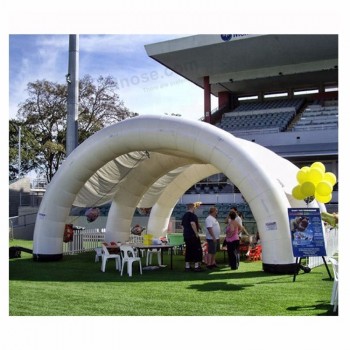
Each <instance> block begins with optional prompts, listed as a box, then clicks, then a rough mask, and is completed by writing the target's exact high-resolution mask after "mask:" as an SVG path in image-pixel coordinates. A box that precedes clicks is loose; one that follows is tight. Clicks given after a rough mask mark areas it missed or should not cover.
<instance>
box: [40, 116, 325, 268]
mask: <svg viewBox="0 0 350 350" xmlns="http://www.w3.org/2000/svg"><path fill="white" fill-rule="evenodd" d="M201 167H202V168H201ZM298 170H299V169H298V168H297V167H296V166H295V165H293V164H292V163H290V162H289V161H287V160H285V159H283V158H281V157H279V156H278V155H276V154H275V153H273V152H271V151H269V150H268V149H266V148H264V147H262V146H259V145H257V144H255V143H254V142H249V141H246V140H243V139H239V138H236V137H234V136H233V135H231V134H230V133H228V132H226V131H224V130H221V129H219V128H217V127H215V126H213V125H210V124H208V123H204V122H199V121H190V120H184V119H181V118H171V117H166V116H140V117H136V118H132V119H128V120H124V121H122V122H119V123H117V124H115V125H112V126H110V127H107V128H105V129H103V130H101V131H99V132H97V133H96V134H95V135H93V136H91V137H90V138H89V139H88V140H86V141H85V142H84V143H82V144H81V145H80V146H79V147H77V148H76V149H75V150H74V151H73V152H72V153H71V154H70V155H69V157H68V158H67V159H66V160H65V162H64V163H63V164H62V165H61V167H60V168H59V170H58V172H57V173H56V174H55V176H54V178H53V179H52V181H51V183H50V185H49V187H48V189H47V192H46V194H45V196H44V198H43V201H42V203H41V206H40V208H39V212H38V215H37V220H36V225H35V230H34V246H33V253H34V256H36V257H37V258H38V259H40V257H50V256H52V257H53V259H54V258H55V257H59V256H60V255H61V254H62V236H63V231H64V225H65V223H66V219H67V217H68V214H69V211H70V208H71V206H72V204H75V205H84V206H92V205H98V204H102V203H105V202H107V200H109V201H110V200H112V205H111V209H110V212H109V215H108V219H107V225H106V231H107V236H108V237H109V238H110V239H111V238H113V239H115V240H121V239H124V238H125V237H126V234H128V233H129V232H130V225H131V219H132V216H133V213H134V211H135V208H136V207H137V206H141V205H142V206H143V205H144V206H146V205H147V206H148V205H151V204H152V207H153V209H152V212H151V216H150V220H149V230H152V231H154V232H159V234H161V233H162V232H163V231H164V227H166V224H167V222H168V220H169V217H170V215H171V211H172V208H173V207H174V205H175V204H176V201H177V199H178V198H179V197H180V196H181V195H182V194H183V193H184V192H185V190H186V189H187V188H189V187H190V186H191V185H192V184H194V183H196V182H197V181H198V180H200V179H201V178H203V177H206V176H209V174H213V173H218V172H222V173H224V174H225V175H226V176H227V177H228V178H229V179H230V180H231V181H232V183H234V184H235V185H236V186H237V187H238V188H239V189H240V191H241V193H242V195H243V196H244V198H245V199H246V201H247V202H248V204H249V206H250V208H251V210H252V212H253V215H254V217H255V219H256V221H257V226H258V230H259V233H260V237H261V240H262V246H263V263H264V264H271V265H284V264H287V265H288V264H293V263H294V257H293V255H292V247H291V241H290V233H289V230H290V228H289V221H288V212H287V208H288V207H295V206H297V207H305V206H306V203H305V202H304V201H297V200H295V199H294V198H292V196H291V191H292V188H293V186H294V185H295V181H296V180H295V179H296V173H297V171H298ZM101 198H102V199H101ZM97 203H98V204H97ZM309 206H318V203H317V202H316V201H314V202H313V203H311V205H309ZM322 210H324V205H322V206H321V211H322Z"/></svg>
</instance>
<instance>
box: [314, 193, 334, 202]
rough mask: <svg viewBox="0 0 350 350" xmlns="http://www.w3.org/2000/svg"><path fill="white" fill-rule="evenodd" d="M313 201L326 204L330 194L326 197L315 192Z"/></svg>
mask: <svg viewBox="0 0 350 350" xmlns="http://www.w3.org/2000/svg"><path fill="white" fill-rule="evenodd" d="M315 199H316V200H317V202H320V203H328V202H330V201H331V199H332V194H331V193H330V194H329V195H328V196H320V195H319V194H318V193H317V192H315Z"/></svg>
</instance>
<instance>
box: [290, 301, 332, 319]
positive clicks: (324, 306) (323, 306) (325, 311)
mask: <svg viewBox="0 0 350 350" xmlns="http://www.w3.org/2000/svg"><path fill="white" fill-rule="evenodd" d="M317 303H318V304H312V305H302V306H290V307H287V308H286V310H288V311H295V312H300V311H310V310H318V311H320V313H319V314H318V316H338V310H337V311H336V312H333V305H330V304H329V303H327V302H325V301H318V302H317Z"/></svg>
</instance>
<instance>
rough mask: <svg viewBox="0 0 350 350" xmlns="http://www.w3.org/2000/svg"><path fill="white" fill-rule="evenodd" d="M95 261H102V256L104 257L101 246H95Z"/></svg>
mask: <svg viewBox="0 0 350 350" xmlns="http://www.w3.org/2000/svg"><path fill="white" fill-rule="evenodd" d="M95 252H96V255H95V262H99V261H100V257H102V248H101V247H96V248H95Z"/></svg>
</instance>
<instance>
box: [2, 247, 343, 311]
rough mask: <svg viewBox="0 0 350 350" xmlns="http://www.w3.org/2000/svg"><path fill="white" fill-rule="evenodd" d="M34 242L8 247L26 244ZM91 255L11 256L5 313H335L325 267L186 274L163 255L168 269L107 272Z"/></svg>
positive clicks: (177, 260)
mask: <svg viewBox="0 0 350 350" xmlns="http://www.w3.org/2000/svg"><path fill="white" fill-rule="evenodd" d="M31 244H32V242H26V241H11V242H10V245H18V246H22V247H28V248H31V247H32V246H31ZM94 256H95V254H94V252H87V253H82V254H79V255H67V256H64V257H63V259H62V260H61V261H57V262H35V261H33V260H32V255H31V254H29V253H25V252H22V256H21V258H18V259H11V260H10V261H9V315H10V316H332V315H337V314H335V313H333V312H332V306H331V305H330V296H331V291H332V286H333V281H331V280H330V278H329V276H328V273H327V270H326V268H325V266H324V265H322V266H319V267H317V268H315V269H313V270H312V271H311V272H310V273H307V274H306V273H304V272H301V273H300V274H299V275H298V276H297V278H296V281H295V282H293V276H292V275H278V274H270V273H266V272H264V271H262V263H261V261H257V262H248V261H242V262H241V264H240V268H239V270H237V271H232V270H230V269H229V267H228V266H227V265H226V263H225V262H224V257H223V255H222V254H219V256H218V263H219V265H220V267H219V268H218V269H215V270H207V269H206V270H204V271H203V272H199V273H195V272H185V271H184V257H183V256H181V255H175V256H174V268H173V270H170V267H169V264H170V256H169V255H168V254H167V253H165V254H164V259H165V261H164V263H165V264H167V265H168V266H167V267H165V268H160V269H157V270H151V271H143V274H142V275H140V274H139V271H138V269H137V266H136V265H135V267H134V272H133V276H132V277H128V275H127V274H126V273H124V275H123V276H120V273H118V272H117V271H116V270H115V267H114V262H113V261H108V262H107V268H106V272H105V273H103V272H101V270H100V266H101V263H95V262H94Z"/></svg>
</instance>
